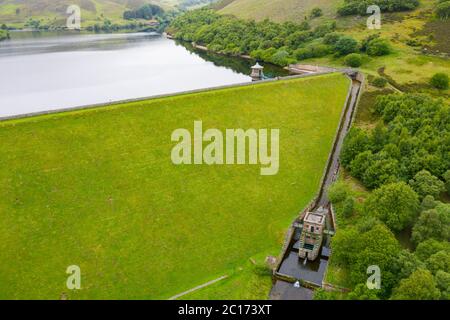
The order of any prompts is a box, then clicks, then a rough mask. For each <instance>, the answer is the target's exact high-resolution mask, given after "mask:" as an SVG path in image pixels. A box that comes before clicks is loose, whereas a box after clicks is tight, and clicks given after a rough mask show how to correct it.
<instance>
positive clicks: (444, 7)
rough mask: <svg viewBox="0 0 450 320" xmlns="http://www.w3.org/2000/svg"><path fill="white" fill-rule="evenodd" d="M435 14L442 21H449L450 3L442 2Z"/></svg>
mask: <svg viewBox="0 0 450 320" xmlns="http://www.w3.org/2000/svg"><path fill="white" fill-rule="evenodd" d="M434 12H435V13H436V16H438V17H439V18H440V19H448V18H449V17H450V1H441V3H439V4H438V5H437V6H436V9H435V11H434Z"/></svg>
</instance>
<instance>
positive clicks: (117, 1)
mask: <svg viewBox="0 0 450 320" xmlns="http://www.w3.org/2000/svg"><path fill="white" fill-rule="evenodd" d="M203 2H204V4H208V3H209V2H210V1H209V0H0V24H3V23H5V24H7V25H11V26H18V27H20V26H22V25H23V24H24V23H25V22H26V21H27V20H28V19H30V18H33V19H39V20H43V22H44V23H45V22H47V23H49V22H54V21H61V22H63V21H64V20H65V19H67V14H66V10H67V8H68V6H70V5H72V4H76V5H78V6H80V8H81V12H82V21H84V22H85V23H86V24H88V25H89V24H92V23H94V22H95V21H99V20H101V19H103V18H108V19H109V20H111V21H113V22H115V23H120V22H123V13H124V12H125V11H126V10H130V9H137V8H139V7H141V6H142V5H144V4H148V3H152V4H156V5H159V6H161V7H163V8H164V9H171V8H175V7H176V6H179V5H180V7H183V8H188V7H189V6H190V5H196V6H198V5H199V4H201V3H203Z"/></svg>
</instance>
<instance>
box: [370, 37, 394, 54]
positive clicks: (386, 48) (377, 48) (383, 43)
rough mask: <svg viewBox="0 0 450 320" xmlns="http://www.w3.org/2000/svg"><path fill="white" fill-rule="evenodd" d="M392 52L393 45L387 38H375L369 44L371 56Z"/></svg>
mask: <svg viewBox="0 0 450 320" xmlns="http://www.w3.org/2000/svg"><path fill="white" fill-rule="evenodd" d="M389 53H391V46H390V45H389V43H388V41H387V40H385V39H381V38H377V39H373V40H372V41H370V42H369V43H368V44H367V54H368V55H369V56H385V55H388V54H389Z"/></svg>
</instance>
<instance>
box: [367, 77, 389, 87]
mask: <svg viewBox="0 0 450 320" xmlns="http://www.w3.org/2000/svg"><path fill="white" fill-rule="evenodd" d="M387 83H388V81H387V79H386V78H383V77H375V78H374V79H373V80H372V82H371V85H373V86H374V87H377V88H384V87H385V86H386V85H387Z"/></svg>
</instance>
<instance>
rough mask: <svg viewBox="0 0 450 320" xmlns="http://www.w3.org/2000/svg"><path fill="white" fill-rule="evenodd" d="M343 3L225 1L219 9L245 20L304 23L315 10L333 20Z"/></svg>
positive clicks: (328, 0)
mask: <svg viewBox="0 0 450 320" xmlns="http://www.w3.org/2000/svg"><path fill="white" fill-rule="evenodd" d="M342 3H343V0H234V1H230V0H224V1H222V2H221V3H218V4H217V7H218V8H220V11H219V12H221V13H224V14H233V15H235V16H237V17H239V18H244V19H255V20H264V19H265V18H270V19H272V20H274V21H288V20H289V21H303V20H304V19H305V17H309V16H310V14H311V11H312V9H314V8H321V9H322V11H323V17H322V19H324V18H332V17H334V16H336V10H337V8H338V6H339V5H341V4H342ZM221 7H223V8H221Z"/></svg>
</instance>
